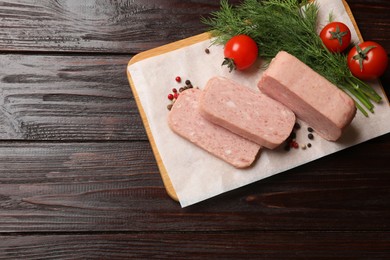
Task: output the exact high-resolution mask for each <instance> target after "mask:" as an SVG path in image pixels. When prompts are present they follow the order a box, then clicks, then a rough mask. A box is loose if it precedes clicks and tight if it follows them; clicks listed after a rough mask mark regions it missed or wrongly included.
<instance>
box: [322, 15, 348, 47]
mask: <svg viewBox="0 0 390 260" xmlns="http://www.w3.org/2000/svg"><path fill="white" fill-rule="evenodd" d="M320 38H321V40H322V42H323V43H324V45H325V47H326V48H327V49H328V50H330V51H331V52H343V51H344V50H345V49H346V48H347V47H348V46H349V44H350V43H351V31H350V30H349V28H348V26H346V25H345V24H343V23H340V22H331V23H329V24H327V25H326V26H325V27H324V28H323V29H322V30H321V32H320Z"/></svg>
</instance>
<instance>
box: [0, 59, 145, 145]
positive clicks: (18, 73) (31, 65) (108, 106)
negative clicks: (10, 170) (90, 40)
mask: <svg viewBox="0 0 390 260" xmlns="http://www.w3.org/2000/svg"><path fill="white" fill-rule="evenodd" d="M130 58H131V56H127V55H123V56H57V55H54V56H50V55H42V56H39V55H0V81H1V90H0V139H3V140H4V139H14V140H17V139H24V140H26V139H27V140H146V134H145V130H144V128H143V125H142V121H141V118H140V116H139V113H138V109H137V106H136V103H135V101H134V99H133V95H132V93H131V90H130V87H129V83H128V81H127V77H126V66H127V63H128V61H129V60H130Z"/></svg>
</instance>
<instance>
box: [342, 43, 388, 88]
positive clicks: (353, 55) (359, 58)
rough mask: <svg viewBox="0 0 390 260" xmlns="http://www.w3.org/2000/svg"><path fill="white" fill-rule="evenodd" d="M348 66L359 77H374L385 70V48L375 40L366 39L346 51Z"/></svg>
mask: <svg viewBox="0 0 390 260" xmlns="http://www.w3.org/2000/svg"><path fill="white" fill-rule="evenodd" d="M347 59H348V67H349V69H350V70H351V72H352V74H353V75H354V76H355V77H357V78H359V79H363V80H366V79H375V78H378V77H380V76H381V75H382V74H383V73H384V72H385V70H386V68H387V64H388V57H387V53H386V50H385V49H384V48H383V47H382V46H381V45H379V44H378V43H376V42H373V41H367V42H363V43H361V44H359V45H357V46H355V47H353V48H352V49H351V50H350V52H349V53H348V57H347Z"/></svg>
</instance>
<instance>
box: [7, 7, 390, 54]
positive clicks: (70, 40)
mask: <svg viewBox="0 0 390 260" xmlns="http://www.w3.org/2000/svg"><path fill="white" fill-rule="evenodd" d="M219 2H220V1H219V0H213V1H206V0H202V1H189V0H186V1H174V0H165V1H160V0H138V1H97V0H89V1H78V0H69V1H44V0H35V1H34V2H33V4H32V2H31V1H28V0H12V1H2V2H1V3H0V17H1V23H0V50H4V51H61V52H63V51H64V52H67V51H71V52H115V53H137V52H140V51H143V50H146V49H150V48H153V47H156V46H160V45H163V44H165V43H168V42H172V41H176V40H179V39H183V38H186V37H189V36H192V35H195V34H198V33H202V32H204V31H205V30H207V28H206V26H204V25H203V24H202V23H201V22H200V17H201V16H208V15H209V14H210V12H212V11H215V10H218V9H219ZM229 2H230V3H231V4H237V3H239V2H240V1H239V0H231V1H229ZM348 3H349V4H350V5H351V9H352V11H353V13H354V15H355V17H356V20H357V22H358V24H359V26H360V27H361V32H362V34H363V36H364V37H365V38H366V39H370V40H376V41H379V42H381V43H382V44H383V45H384V46H385V47H386V49H387V51H388V52H390V34H389V29H390V27H389V26H390V17H389V15H388V14H389V12H390V4H389V1H387V0H371V1H362V0H348Z"/></svg>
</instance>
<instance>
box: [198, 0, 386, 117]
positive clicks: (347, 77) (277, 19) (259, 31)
mask: <svg viewBox="0 0 390 260" xmlns="http://www.w3.org/2000/svg"><path fill="white" fill-rule="evenodd" d="M317 16H318V6H317V5H316V4H315V3H309V2H307V1H299V0H263V1H261V0H244V1H243V3H242V4H241V5H238V6H235V7H233V6H231V5H229V3H228V1H227V0H221V9H220V10H219V11H216V12H213V13H211V17H210V18H202V22H203V23H205V24H206V25H208V26H210V32H211V33H212V35H213V36H215V37H216V38H215V42H214V43H215V44H225V43H226V42H227V41H228V40H229V39H230V38H231V37H233V36H234V35H238V34H246V35H248V36H250V37H252V38H253V39H254V40H255V41H256V43H257V44H258V45H259V56H260V57H262V58H263V59H265V60H266V61H270V60H271V59H272V58H273V57H275V55H276V54H277V53H278V52H279V51H281V50H284V51H287V52H288V53H290V54H292V55H294V56H295V57H297V58H298V59H300V60H301V61H302V62H304V63H305V64H306V65H308V66H309V67H311V68H312V69H313V70H315V71H316V72H317V73H319V74H321V75H322V76H324V77H325V78H327V79H328V80H329V81H330V82H332V83H333V84H335V85H336V86H338V87H339V88H340V89H342V90H344V91H345V92H346V93H347V94H349V95H350V96H351V97H352V98H353V99H354V100H355V104H356V107H357V108H358V109H359V110H360V111H361V112H362V113H363V114H364V115H365V116H368V113H367V111H366V109H368V110H369V111H371V112H374V105H373V103H372V101H374V102H377V103H379V102H380V101H381V97H380V96H379V95H378V93H376V92H375V90H374V89H373V88H372V87H371V86H369V85H368V84H366V83H365V82H363V81H361V80H359V79H357V78H356V77H354V76H353V75H352V73H351V72H350V70H349V68H348V65H347V58H346V55H345V54H340V53H331V52H330V51H328V50H327V49H326V47H325V46H324V44H323V43H322V40H321V39H320V37H319V36H318V34H317ZM358 101H359V102H360V103H359V102H358Z"/></svg>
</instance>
